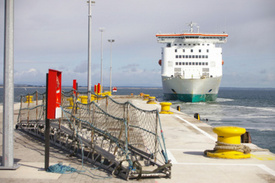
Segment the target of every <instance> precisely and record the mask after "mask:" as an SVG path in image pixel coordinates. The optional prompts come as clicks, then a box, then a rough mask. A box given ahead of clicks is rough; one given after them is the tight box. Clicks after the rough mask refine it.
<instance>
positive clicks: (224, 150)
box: [205, 126, 251, 159]
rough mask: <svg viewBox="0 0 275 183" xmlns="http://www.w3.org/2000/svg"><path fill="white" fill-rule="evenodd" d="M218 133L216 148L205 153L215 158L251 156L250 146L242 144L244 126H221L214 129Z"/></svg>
mask: <svg viewBox="0 0 275 183" xmlns="http://www.w3.org/2000/svg"><path fill="white" fill-rule="evenodd" d="M213 131H214V132H215V133H216V134H217V135H218V141H217V142H216V146H215V148H214V150H206V151H205V155H207V156H208V157H213V158H226V159H244V158H250V156H251V155H250V151H251V150H250V148H249V147H247V146H245V145H242V144H241V135H242V134H244V133H245V132H246V130H245V129H244V128H240V127H235V126H220V127H216V128H214V129H213Z"/></svg>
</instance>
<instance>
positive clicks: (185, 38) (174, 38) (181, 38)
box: [156, 33, 228, 44]
mask: <svg viewBox="0 0 275 183" xmlns="http://www.w3.org/2000/svg"><path fill="white" fill-rule="evenodd" d="M156 37H157V38H158V42H159V43H174V42H184V43H202V42H208V43H213V44H222V43H226V38H227V37H228V34H226V33H222V34H203V33H182V34H173V33H172V34H169V33H168V34H156Z"/></svg>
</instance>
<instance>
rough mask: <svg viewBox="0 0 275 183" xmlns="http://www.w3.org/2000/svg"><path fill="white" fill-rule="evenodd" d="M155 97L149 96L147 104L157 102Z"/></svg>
mask: <svg viewBox="0 0 275 183" xmlns="http://www.w3.org/2000/svg"><path fill="white" fill-rule="evenodd" d="M155 99H156V97H149V100H148V102H147V104H157V103H156V101H155Z"/></svg>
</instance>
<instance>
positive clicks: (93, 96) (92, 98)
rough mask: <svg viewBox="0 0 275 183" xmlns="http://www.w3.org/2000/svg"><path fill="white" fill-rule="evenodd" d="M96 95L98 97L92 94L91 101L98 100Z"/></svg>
mask: <svg viewBox="0 0 275 183" xmlns="http://www.w3.org/2000/svg"><path fill="white" fill-rule="evenodd" d="M96 97H97V96H96V95H94V94H91V102H92V101H94V100H96Z"/></svg>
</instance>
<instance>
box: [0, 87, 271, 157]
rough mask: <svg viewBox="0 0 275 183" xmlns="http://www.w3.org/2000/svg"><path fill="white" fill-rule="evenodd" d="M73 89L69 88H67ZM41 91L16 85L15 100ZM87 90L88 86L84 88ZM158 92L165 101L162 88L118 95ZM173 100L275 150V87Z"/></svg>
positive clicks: (204, 118) (126, 90)
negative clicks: (197, 99)
mask: <svg viewBox="0 0 275 183" xmlns="http://www.w3.org/2000/svg"><path fill="white" fill-rule="evenodd" d="M66 90H67V91H68V90H70V89H69V88H67V89H66ZM35 91H38V92H39V93H44V92H45V88H43V87H37V88H35V87H16V88H15V89H14V101H15V102H19V101H20V95H26V94H28V93H30V94H32V93H33V92H35ZM80 91H86V89H83V88H82V89H80ZM131 93H133V94H134V95H139V94H140V93H145V94H150V95H151V96H155V97H156V98H157V100H158V101H163V94H162V89H161V88H142V87H141V88H129V87H128V88H119V87H118V92H117V93H116V94H114V95H130V94H131ZM169 102H172V107H173V108H176V107H177V106H180V108H181V111H182V112H184V113H186V114H188V115H190V116H193V115H194V114H195V113H199V114H200V117H201V120H202V121H203V122H205V123H207V124H209V125H211V126H213V127H216V126H239V127H243V128H245V129H246V130H247V131H248V132H249V133H250V136H251V138H252V143H254V144H256V145H258V146H259V147H261V148H266V149H269V150H270V151H271V152H273V153H275V89H258V88H257V89H253V88H220V91H219V95H218V99H217V100H216V101H215V102H206V103H204V102H200V103H185V102H181V101H169ZM1 103H3V88H0V105H1Z"/></svg>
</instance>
